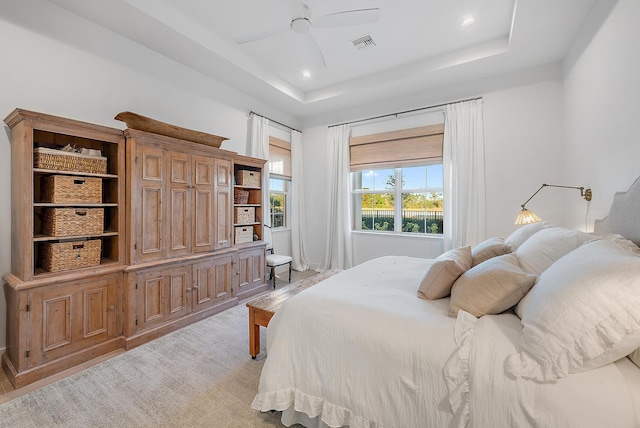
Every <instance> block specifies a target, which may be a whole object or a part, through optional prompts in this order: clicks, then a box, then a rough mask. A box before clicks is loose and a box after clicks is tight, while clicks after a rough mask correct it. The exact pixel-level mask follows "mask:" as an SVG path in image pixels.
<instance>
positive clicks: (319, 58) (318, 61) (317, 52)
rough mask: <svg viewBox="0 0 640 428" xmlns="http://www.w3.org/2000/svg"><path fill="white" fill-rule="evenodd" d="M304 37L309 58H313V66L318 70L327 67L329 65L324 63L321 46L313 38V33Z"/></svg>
mask: <svg viewBox="0 0 640 428" xmlns="http://www.w3.org/2000/svg"><path fill="white" fill-rule="evenodd" d="M303 37H304V39H305V41H306V43H307V51H308V53H309V56H310V57H311V61H313V66H314V67H316V68H318V67H320V68H324V67H326V66H327V63H326V62H325V61H324V55H323V54H322V49H320V46H319V45H318V43H317V42H316V40H315V39H314V38H313V35H312V34H311V33H307V34H305V35H304V36H303Z"/></svg>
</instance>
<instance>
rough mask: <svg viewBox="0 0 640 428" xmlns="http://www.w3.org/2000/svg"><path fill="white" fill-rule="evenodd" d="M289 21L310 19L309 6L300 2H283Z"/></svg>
mask: <svg viewBox="0 0 640 428" xmlns="http://www.w3.org/2000/svg"><path fill="white" fill-rule="evenodd" d="M285 3H286V6H287V9H288V10H289V14H290V15H291V19H296V18H307V19H309V18H310V17H311V11H310V10H309V6H307V5H306V4H305V3H303V2H302V0H285Z"/></svg>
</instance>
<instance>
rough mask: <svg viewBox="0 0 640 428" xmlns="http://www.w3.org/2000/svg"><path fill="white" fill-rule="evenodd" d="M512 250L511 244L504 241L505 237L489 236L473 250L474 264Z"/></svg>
mask: <svg viewBox="0 0 640 428" xmlns="http://www.w3.org/2000/svg"><path fill="white" fill-rule="evenodd" d="M510 252H511V246H510V245H508V244H505V243H504V239H503V238H489V239H486V240H484V241H482V242H481V243H479V244H478V245H476V246H475V247H474V248H473V249H472V250H471V257H472V258H473V262H472V266H475V265H479V264H480V263H482V262H484V261H486V260H489V259H492V258H494V257H497V256H501V255H503V254H507V253H510Z"/></svg>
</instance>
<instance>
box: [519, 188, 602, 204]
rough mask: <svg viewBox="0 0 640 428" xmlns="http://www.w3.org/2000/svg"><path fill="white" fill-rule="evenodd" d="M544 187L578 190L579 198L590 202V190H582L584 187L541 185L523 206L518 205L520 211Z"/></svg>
mask: <svg viewBox="0 0 640 428" xmlns="http://www.w3.org/2000/svg"><path fill="white" fill-rule="evenodd" d="M545 187H561V188H563V189H578V190H579V191H580V196H582V197H583V198H585V199H586V200H587V201H590V200H591V189H587V190H586V191H585V190H584V187H575V186H560V185H557V184H546V183H544V184H542V186H540V188H539V189H538V190H536V192H535V193H534V194H533V195H531V197H530V198H529V199H527V200H526V201H525V202H524V204H522V205H520V206H521V207H522V209H524V206H525V205H527V203H528V202H529V201H530V200H531V199H533V197H534V196H535V195H537V194H538V192H539V191H541V190H542V189H543V188H545Z"/></svg>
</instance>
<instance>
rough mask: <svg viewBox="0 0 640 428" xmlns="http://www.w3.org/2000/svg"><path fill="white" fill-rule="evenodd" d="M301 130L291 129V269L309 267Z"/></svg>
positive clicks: (299, 269)
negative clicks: (305, 232)
mask: <svg viewBox="0 0 640 428" xmlns="http://www.w3.org/2000/svg"><path fill="white" fill-rule="evenodd" d="M302 163H303V157H302V132H299V131H291V164H292V165H291V256H292V257H293V265H292V267H293V269H295V270H297V271H303V270H307V269H309V261H308V260H309V259H308V257H307V246H306V239H305V234H304V231H305V227H306V225H305V218H306V216H305V209H304V178H303V174H302Z"/></svg>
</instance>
